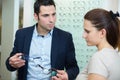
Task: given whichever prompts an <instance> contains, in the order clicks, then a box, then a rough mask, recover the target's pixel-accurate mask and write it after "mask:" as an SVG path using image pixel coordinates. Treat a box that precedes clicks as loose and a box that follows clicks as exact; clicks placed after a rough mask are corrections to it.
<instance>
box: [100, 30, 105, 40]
mask: <svg viewBox="0 0 120 80" xmlns="http://www.w3.org/2000/svg"><path fill="white" fill-rule="evenodd" d="M100 32H101V34H100V36H101V38H103V37H105V36H106V30H105V29H102V30H100Z"/></svg>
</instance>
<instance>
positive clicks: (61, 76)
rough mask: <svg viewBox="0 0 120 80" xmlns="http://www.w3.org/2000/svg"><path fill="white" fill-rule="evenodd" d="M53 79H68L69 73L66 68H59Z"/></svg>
mask: <svg viewBox="0 0 120 80" xmlns="http://www.w3.org/2000/svg"><path fill="white" fill-rule="evenodd" d="M52 80H68V74H67V73H66V72H65V71H64V70H57V75H56V76H53V77H52Z"/></svg>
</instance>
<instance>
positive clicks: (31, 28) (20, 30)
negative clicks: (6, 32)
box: [17, 25, 34, 32]
mask: <svg viewBox="0 0 120 80" xmlns="http://www.w3.org/2000/svg"><path fill="white" fill-rule="evenodd" d="M33 30H34V25H33V26H28V27H25V28H20V29H18V30H17V32H30V31H33Z"/></svg>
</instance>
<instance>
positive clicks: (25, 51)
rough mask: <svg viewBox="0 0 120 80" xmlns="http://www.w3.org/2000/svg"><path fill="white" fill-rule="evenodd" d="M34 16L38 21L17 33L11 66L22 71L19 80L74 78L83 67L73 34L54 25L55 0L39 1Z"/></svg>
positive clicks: (11, 55)
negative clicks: (77, 60)
mask: <svg viewBox="0 0 120 80" xmlns="http://www.w3.org/2000/svg"><path fill="white" fill-rule="evenodd" d="M34 17H35V19H36V20H37V24H35V25H33V26H31V27H28V28H23V29H20V30H18V31H17V32H16V36H15V42H14V47H13V50H12V52H11V54H10V57H9V58H8V59H7V60H6V66H7V69H8V70H9V71H15V70H18V80H50V79H52V80H74V79H75V78H76V76H77V74H78V73H79V68H78V65H77V62H76V59H75V49H74V44H73V41H72V35H71V34H70V33H68V32H65V31H63V30H60V29H58V28H56V27H54V26H55V21H56V8H55V3H54V1H53V0H36V2H35V3H34ZM64 69H65V70H64ZM51 75H52V76H51Z"/></svg>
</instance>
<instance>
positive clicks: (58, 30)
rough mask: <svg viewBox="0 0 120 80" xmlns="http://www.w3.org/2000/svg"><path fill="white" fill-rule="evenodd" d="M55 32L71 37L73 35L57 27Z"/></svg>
mask: <svg viewBox="0 0 120 80" xmlns="http://www.w3.org/2000/svg"><path fill="white" fill-rule="evenodd" d="M54 31H55V32H58V33H61V34H69V35H71V33H70V32H68V31H65V30H63V29H60V28H57V27H55V28H54Z"/></svg>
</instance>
